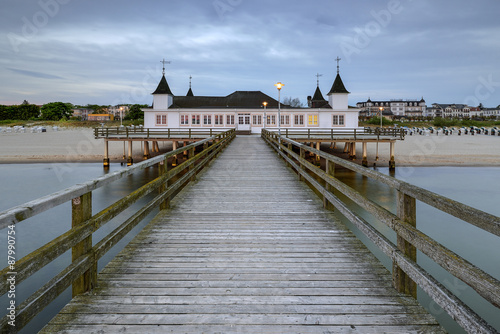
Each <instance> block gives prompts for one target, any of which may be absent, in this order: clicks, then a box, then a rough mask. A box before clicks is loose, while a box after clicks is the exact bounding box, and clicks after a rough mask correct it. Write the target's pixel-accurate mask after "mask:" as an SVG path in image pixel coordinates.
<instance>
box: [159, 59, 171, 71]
mask: <svg viewBox="0 0 500 334" xmlns="http://www.w3.org/2000/svg"><path fill="white" fill-rule="evenodd" d="M160 63H163V75H165V64H170V63H171V61H166V60H165V58H163V60H162V61H160Z"/></svg>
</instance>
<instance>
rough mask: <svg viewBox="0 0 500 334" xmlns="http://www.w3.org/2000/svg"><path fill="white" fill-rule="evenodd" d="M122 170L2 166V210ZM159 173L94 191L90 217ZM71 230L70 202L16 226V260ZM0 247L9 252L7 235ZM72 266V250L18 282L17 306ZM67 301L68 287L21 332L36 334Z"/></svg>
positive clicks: (150, 171)
mask: <svg viewBox="0 0 500 334" xmlns="http://www.w3.org/2000/svg"><path fill="white" fill-rule="evenodd" d="M121 168H123V167H122V166H120V165H119V164H115V165H112V166H111V168H110V169H109V170H105V169H103V167H102V164H100V163H98V164H19V165H0V175H2V179H1V185H2V193H1V195H0V196H1V200H0V211H2V210H5V209H9V208H11V207H13V206H16V205H20V204H23V203H25V202H27V201H30V200H34V199H36V198H39V197H41V196H46V195H49V194H52V193H54V192H56V191H59V190H63V189H66V188H68V187H70V186H74V185H75V184H77V183H82V182H86V181H89V180H92V179H95V178H98V177H100V176H103V175H104V174H107V173H109V172H114V171H116V170H118V169H121ZM157 174H158V173H157V170H156V168H153V167H151V168H147V169H145V170H142V171H138V172H137V173H134V174H132V175H129V176H127V177H125V178H123V179H121V180H118V181H116V182H113V183H111V184H109V185H106V186H104V187H102V188H99V189H97V190H95V191H93V192H92V211H93V214H96V213H98V212H99V211H101V210H103V209H104V208H106V207H108V206H109V205H111V204H112V203H114V202H116V201H117V200H119V199H121V198H123V197H124V196H125V195H127V194H129V193H131V192H132V191H133V190H135V189H137V188H138V187H140V186H141V185H143V184H145V183H146V182H149V181H151V180H153V179H154V178H155V177H156V176H157ZM154 196H155V194H154V193H152V194H149V195H148V196H146V197H145V198H143V199H141V200H139V201H138V202H137V203H135V204H134V205H132V206H131V207H130V208H129V209H128V210H126V211H125V212H124V213H122V214H120V215H119V216H117V217H116V218H114V219H113V220H111V221H110V222H109V223H107V224H106V225H104V226H103V227H101V228H100V229H99V230H98V231H97V232H96V233H94V235H93V240H92V241H93V243H94V244H95V243H97V242H98V241H99V240H101V239H102V238H103V237H104V236H106V235H107V234H109V233H110V232H111V231H112V230H113V229H115V228H116V227H118V226H119V225H120V224H121V223H122V222H123V221H124V220H125V219H126V218H124V217H129V216H131V214H132V213H133V212H135V211H136V210H137V209H139V208H141V207H142V206H144V205H145V204H146V203H147V202H148V201H149V200H151V199H152V198H153V197H154ZM156 213H157V212H156V211H155V212H153V213H151V214H150V215H149V216H148V217H147V218H146V219H145V220H144V221H143V222H141V223H140V224H139V225H138V226H136V227H135V228H134V229H133V230H132V231H131V232H130V233H129V234H128V235H127V236H126V237H125V238H123V239H122V240H121V241H120V243H118V244H117V245H116V246H115V247H114V248H113V249H112V250H110V251H109V252H108V253H107V254H106V255H105V256H104V257H103V258H101V260H99V263H98V269H99V270H101V269H102V268H103V267H104V266H105V265H106V264H107V263H108V262H109V261H110V260H111V259H112V258H113V257H114V256H115V255H116V254H117V253H118V252H119V251H120V250H121V249H122V248H123V247H124V246H125V245H126V244H128V243H129V242H130V240H131V239H132V238H133V237H134V236H135V235H137V233H138V232H139V231H140V230H141V229H142V228H143V227H144V225H145V224H147V222H149V221H150V220H151V218H152V217H154V215H155V214H156ZM70 228H71V204H70V203H69V202H68V203H64V204H62V205H60V206H58V207H56V208H53V209H50V210H48V211H46V212H44V213H42V214H39V215H37V216H35V217H33V218H30V219H27V220H25V221H22V222H20V223H18V224H16V225H15V231H16V250H17V252H16V257H17V259H18V260H19V259H20V258H21V257H23V256H25V255H27V254H29V253H31V252H32V251H34V250H36V249H38V248H39V247H41V246H43V245H44V244H46V243H47V242H49V241H51V240H52V239H54V238H56V237H58V236H59V235H61V234H62V233H64V232H66V231H68V230H69V229H70ZM0 233H1V234H2V235H4V236H5V235H6V231H5V230H3V231H0ZM0 249H7V238H6V237H2V238H0ZM70 263H71V251H67V252H66V253H65V254H63V255H62V256H60V257H59V258H57V259H56V260H54V261H53V262H52V263H50V264H49V265H47V266H46V267H45V268H44V269H42V270H40V271H39V272H37V273H36V274H34V275H32V276H31V277H30V278H28V279H26V280H25V281H24V282H22V283H21V284H19V285H18V286H17V289H16V290H17V291H16V304H17V305H19V304H20V303H21V302H22V301H23V300H25V299H26V298H27V297H29V296H30V295H31V294H33V293H34V292H35V291H36V290H37V289H39V288H40V286H41V285H40V284H41V283H45V282H47V281H48V280H49V279H50V278H52V277H53V276H54V275H55V274H57V273H59V272H60V271H61V270H63V269H64V268H65V267H66V266H68V265H69V264H70ZM5 266H6V263H4V265H3V266H2V268H3V267H5ZM70 299H71V289H67V290H66V291H65V292H64V293H63V294H62V295H61V296H60V297H59V298H57V299H56V300H55V301H54V302H53V303H52V304H51V305H50V306H49V307H47V308H46V309H45V310H44V311H43V312H41V313H40V314H39V315H38V316H37V317H36V318H35V319H34V320H33V321H32V322H31V323H30V324H29V325H28V326H26V327H25V328H24V330H22V333H34V332H37V331H39V330H40V329H41V328H42V327H43V326H44V325H45V324H46V323H47V322H48V320H49V319H51V318H52V317H53V316H54V315H56V314H57V312H59V310H60V309H61V308H62V307H63V306H64V305H65V304H66V303H68V301H69V300H70ZM7 303H8V300H7V296H2V298H0V307H1V308H2V309H4V310H5V309H6V307H7Z"/></svg>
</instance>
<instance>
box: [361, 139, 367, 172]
mask: <svg viewBox="0 0 500 334" xmlns="http://www.w3.org/2000/svg"><path fill="white" fill-rule="evenodd" d="M366 147H367V143H366V142H363V160H362V161H361V164H362V165H363V166H365V167H368V154H367V148H366Z"/></svg>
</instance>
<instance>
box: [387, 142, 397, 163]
mask: <svg viewBox="0 0 500 334" xmlns="http://www.w3.org/2000/svg"><path fill="white" fill-rule="evenodd" d="M395 145H396V142H394V141H391V149H390V155H391V157H390V160H389V169H390V170H395V169H396V160H395V158H394V146H395Z"/></svg>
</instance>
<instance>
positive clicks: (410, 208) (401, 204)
mask: <svg viewBox="0 0 500 334" xmlns="http://www.w3.org/2000/svg"><path fill="white" fill-rule="evenodd" d="M397 201H398V203H397V206H398V207H397V214H398V217H399V218H400V219H401V220H402V221H404V222H406V223H408V224H410V225H411V226H414V227H416V226H417V205H416V201H415V198H413V197H411V196H408V195H406V194H404V193H402V192H400V191H398V198H397ZM398 249H399V250H400V251H401V252H402V253H403V254H404V255H406V256H408V257H409V258H410V259H412V260H413V261H415V262H416V261H417V249H416V248H415V246H412V245H411V244H410V243H409V242H408V241H406V240H405V239H403V237H401V236H399V235H398ZM392 282H393V284H394V287H395V288H396V290H398V291H399V292H402V293H405V294H408V295H410V296H413V297H414V298H417V284H416V283H415V282H413V281H412V280H411V279H410V278H409V277H408V276H407V275H406V274H405V272H404V271H403V270H401V269H400V268H399V267H398V266H397V265H396V264H395V263H393V264H392Z"/></svg>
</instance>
